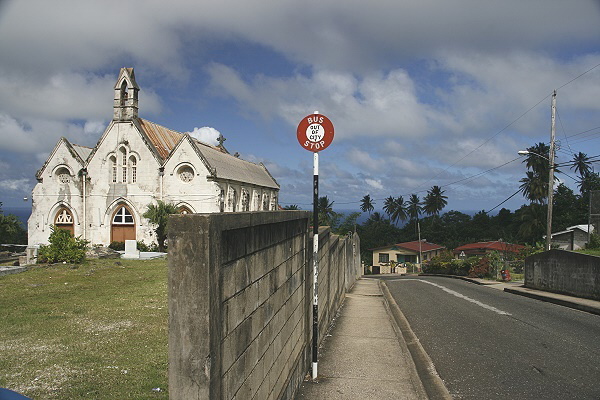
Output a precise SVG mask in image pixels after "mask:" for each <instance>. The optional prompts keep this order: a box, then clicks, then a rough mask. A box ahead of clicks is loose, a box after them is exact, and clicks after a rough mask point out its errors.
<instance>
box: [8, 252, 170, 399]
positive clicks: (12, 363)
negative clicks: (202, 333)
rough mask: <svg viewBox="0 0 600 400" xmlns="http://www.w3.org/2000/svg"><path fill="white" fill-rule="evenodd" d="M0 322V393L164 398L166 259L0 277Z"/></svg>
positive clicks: (40, 396) (91, 263)
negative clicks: (3, 390)
mask: <svg viewBox="0 0 600 400" xmlns="http://www.w3.org/2000/svg"><path fill="white" fill-rule="evenodd" d="M0 321H1V325H0V326H1V329H0V387H4V388H8V389H11V390H14V391H17V392H19V393H22V394H24V395H26V396H28V397H31V398H32V399H36V400H37V399H154V398H157V399H166V398H168V394H167V393H168V392H167V261H166V259H164V258H163V259H156V260H118V259H117V260H114V259H112V260H91V261H87V262H86V263H84V264H82V265H79V266H73V265H69V264H67V265H64V264H58V265H56V264H55V265H51V266H37V267H34V268H32V269H30V270H29V271H27V272H23V273H19V274H13V275H5V276H0ZM156 388H160V391H158V390H157V389H156ZM153 389H155V390H153Z"/></svg>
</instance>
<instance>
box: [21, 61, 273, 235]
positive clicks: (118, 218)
mask: <svg viewBox="0 0 600 400" xmlns="http://www.w3.org/2000/svg"><path fill="white" fill-rule="evenodd" d="M114 89H115V96H114V115H113V120H112V121H111V122H110V123H109V125H108V126H107V127H106V129H105V131H104V133H103V134H102V136H101V138H100V140H99V141H98V143H97V144H96V146H95V147H94V148H89V147H84V146H79V145H76V144H72V143H70V142H69V141H68V140H67V139H66V138H64V137H63V138H61V139H60V140H59V141H58V143H57V144H56V146H55V147H54V149H53V151H52V152H51V153H50V156H49V157H48V159H47V160H46V162H45V163H44V165H43V166H42V168H41V169H40V170H39V171H38V172H37V174H36V177H37V180H38V183H37V184H36V186H35V187H34V189H33V193H32V200H33V206H32V213H31V217H30V218H29V222H28V232H29V245H37V244H44V243H48V237H49V235H50V233H51V229H50V228H51V226H53V225H56V226H57V227H59V228H63V229H67V230H69V231H71V232H72V233H73V234H74V235H75V236H81V237H82V238H84V239H87V240H89V241H90V242H91V243H92V244H104V245H108V244H110V243H111V242H123V241H125V240H127V239H135V240H138V241H139V240H143V241H144V242H146V243H153V242H156V240H155V238H154V237H153V231H152V226H151V225H150V224H149V222H148V220H147V219H145V218H144V217H142V214H144V212H145V211H146V210H147V208H148V205H149V204H156V202H157V200H162V201H164V202H168V203H172V204H175V205H176V206H177V208H178V210H179V211H180V212H181V213H213V212H235V211H265V210H276V209H277V208H278V193H279V185H278V183H277V182H276V181H275V179H274V178H273V177H272V176H271V174H270V173H269V171H268V170H267V169H266V167H265V166H264V165H263V164H255V163H251V162H248V161H244V160H242V159H240V158H239V157H237V155H231V154H229V153H228V152H227V150H226V149H225V147H224V146H223V140H224V139H223V138H222V137H221V138H220V144H219V145H218V146H211V145H208V144H206V143H202V142H200V141H198V140H197V139H194V138H192V137H191V136H190V135H189V134H182V133H179V132H175V131H173V130H171V129H168V128H165V127H163V126H160V125H158V124H155V123H153V122H150V121H147V120H145V119H142V118H139V117H138V92H139V90H140V88H139V87H138V85H137V83H136V81H135V75H134V71H133V68H121V71H120V74H119V78H118V79H117V83H116V85H115V88H114Z"/></svg>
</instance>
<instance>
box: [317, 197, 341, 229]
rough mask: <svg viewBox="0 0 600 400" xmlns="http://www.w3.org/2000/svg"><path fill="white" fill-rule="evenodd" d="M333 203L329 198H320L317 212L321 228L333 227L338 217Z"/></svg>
mask: <svg viewBox="0 0 600 400" xmlns="http://www.w3.org/2000/svg"><path fill="white" fill-rule="evenodd" d="M333 203H334V202H333V201H331V202H330V201H329V198H328V197H327V196H322V197H319V200H318V201H317V212H318V213H319V225H321V226H333V225H335V224H334V220H336V217H338V215H337V213H336V212H335V211H333Z"/></svg>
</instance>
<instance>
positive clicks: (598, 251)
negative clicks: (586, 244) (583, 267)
mask: <svg viewBox="0 0 600 400" xmlns="http://www.w3.org/2000/svg"><path fill="white" fill-rule="evenodd" d="M577 252H578V253H583V254H588V255H590V256H600V249H582V250H577Z"/></svg>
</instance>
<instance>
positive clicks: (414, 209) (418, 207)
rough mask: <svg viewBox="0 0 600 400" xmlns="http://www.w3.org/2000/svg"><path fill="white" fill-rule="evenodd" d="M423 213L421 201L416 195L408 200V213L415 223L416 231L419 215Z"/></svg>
mask: <svg viewBox="0 0 600 400" xmlns="http://www.w3.org/2000/svg"><path fill="white" fill-rule="evenodd" d="M422 212H423V205H422V203H421V199H419V196H417V195H416V194H411V195H410V198H409V199H408V206H407V213H408V216H409V218H410V220H411V221H415V231H416V229H417V225H418V223H419V215H421V213H422Z"/></svg>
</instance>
